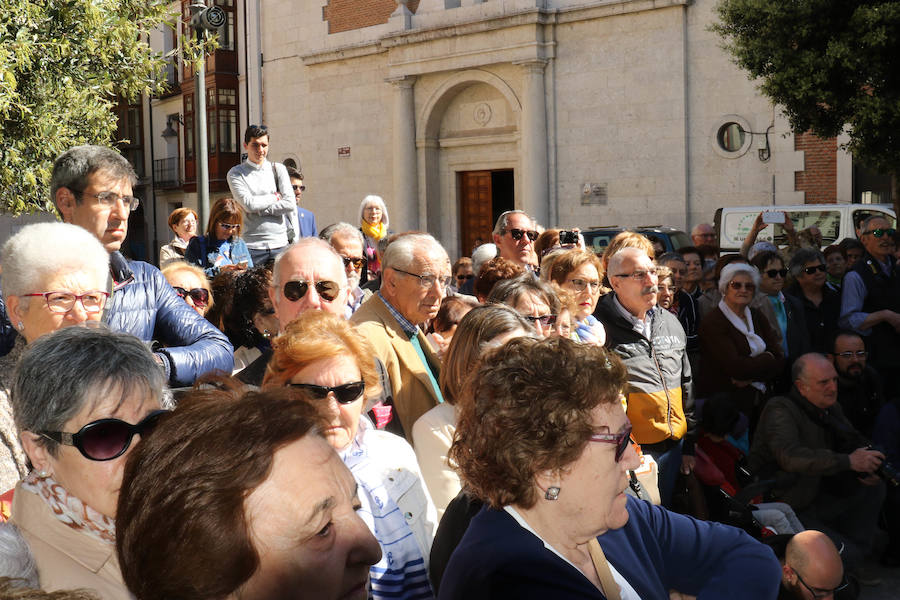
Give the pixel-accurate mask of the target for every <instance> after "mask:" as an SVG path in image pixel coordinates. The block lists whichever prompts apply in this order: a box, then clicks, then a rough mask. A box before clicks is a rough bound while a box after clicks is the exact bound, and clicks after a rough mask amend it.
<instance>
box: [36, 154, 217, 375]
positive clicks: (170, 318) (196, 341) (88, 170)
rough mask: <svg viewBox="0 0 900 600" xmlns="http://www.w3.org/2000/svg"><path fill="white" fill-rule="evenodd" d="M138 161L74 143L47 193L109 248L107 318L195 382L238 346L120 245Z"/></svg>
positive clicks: (170, 370) (171, 370)
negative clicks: (134, 167)
mask: <svg viewBox="0 0 900 600" xmlns="http://www.w3.org/2000/svg"><path fill="white" fill-rule="evenodd" d="M136 182H137V175H135V172H134V169H133V168H132V166H131V165H130V164H129V163H128V161H127V160H125V158H123V157H122V156H121V155H120V154H119V153H118V152H116V151H115V150H112V149H110V148H105V147H102V146H76V147H74V148H71V149H69V150H67V151H66V152H64V153H63V154H61V155H60V156H59V157H58V158H57V159H56V162H55V163H54V164H53V174H52V176H51V181H50V193H51V196H52V198H53V202H54V203H55V204H56V209H57V210H58V211H59V214H60V215H62V219H63V221H65V222H66V223H72V224H73V225H78V226H79V227H82V228H84V229H87V230H88V231H90V232H91V233H92V234H94V236H95V237H96V238H97V239H98V240H100V243H101V244H103V247H104V248H106V251H107V252H109V263H110V276H111V281H110V289H109V291H110V298H109V303H108V305H107V307H106V310H105V311H104V314H103V321H104V322H105V323H106V324H107V325H109V327H110V329H113V330H115V331H123V332H125V333H130V334H132V335H134V336H136V337H137V338H139V339H141V340H143V341H144V342H147V343H151V342H152V343H153V350H154V357H155V358H156V361H157V362H158V363H159V364H160V366H161V367H162V368H163V369H164V370H165V373H166V376H167V378H168V380H169V384H170V385H172V386H174V387H182V386H190V385H193V383H194V381H195V380H196V379H197V378H198V377H200V376H201V375H204V374H206V373H210V372H213V371H221V372H223V373H231V369H232V368H233V366H234V356H233V353H234V349H233V348H232V346H231V344H230V343H229V342H228V338H226V337H225V335H224V334H223V333H222V332H221V331H219V330H218V329H216V328H215V327H213V326H212V324H210V323H209V321H207V320H206V319H204V318H203V317H201V316H200V315H199V314H197V312H196V311H195V310H194V309H193V308H191V307H190V306H188V304H187V303H186V302H185V301H184V300H182V299H181V298H180V297H179V296H178V294H176V293H175V290H173V289H172V287H171V286H170V285H169V284H168V283H167V282H166V280H165V278H164V277H163V275H162V273H160V272H159V269H157V268H156V267H154V266H153V265H149V264H147V263H145V262H140V261H136V260H127V259H126V258H125V257H124V256H122V254H121V253H120V252H119V249H120V248H121V246H122V243H123V242H124V241H125V236H126V235H127V234H128V217H129V215H130V214H131V211H133V210H134V209H135V208H137V206H138V199H137V198H135V197H134V196H133V195H132V194H133V192H132V186H133V185H134V184H135V183H136Z"/></svg>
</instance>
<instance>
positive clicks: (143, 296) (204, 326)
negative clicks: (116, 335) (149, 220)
mask: <svg viewBox="0 0 900 600" xmlns="http://www.w3.org/2000/svg"><path fill="white" fill-rule="evenodd" d="M110 271H111V273H112V277H113V281H114V282H115V285H114V288H113V293H112V296H111V297H110V300H109V304H107V307H106V311H105V313H104V315H103V320H104V321H105V322H106V324H107V325H109V327H110V329H114V330H116V331H123V332H125V333H130V334H131V335H133V336H135V337H137V338H139V339H141V340H142V341H144V342H148V343H149V342H158V343H159V344H161V346H159V347H155V345H154V347H153V350H154V352H155V353H156V355H157V356H159V357H160V358H162V362H163V366H164V367H165V369H166V375H168V377H169V384H170V385H172V386H173V387H181V386H190V385H193V384H194V380H196V379H197V378H198V377H200V376H201V375H204V374H206V373H209V372H211V371H222V372H223V373H226V374H231V370H232V369H233V368H234V348H232V346H231V343H230V342H229V341H228V338H227V337H225V334H224V333H222V332H221V331H219V330H218V329H216V328H215V327H213V325H212V324H211V323H210V322H209V321H207V320H206V319H204V318H203V317H201V316H200V315H199V314H197V312H196V311H195V310H194V309H193V308H191V307H190V306H188V304H187V302H185V301H184V300H182V299H181V298H180V297H179V296H178V294H176V293H175V290H173V289H172V286H170V285H169V284H168V282H167V281H166V279H165V278H164V277H163V275H162V273H160V272H159V269H157V268H156V267H154V266H153V265H149V264H147V263H145V262H139V261H128V260H126V259H125V258H124V257H123V256H122V255H121V254H119V253H118V252H113V253H112V254H111V255H110Z"/></svg>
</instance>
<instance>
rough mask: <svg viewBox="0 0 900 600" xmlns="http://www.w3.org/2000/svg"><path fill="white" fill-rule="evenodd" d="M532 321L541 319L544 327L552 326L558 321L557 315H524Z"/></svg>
mask: <svg viewBox="0 0 900 600" xmlns="http://www.w3.org/2000/svg"><path fill="white" fill-rule="evenodd" d="M522 316H523V317H525V318H526V319H528V320H529V321H531V322H532V323H534V322H535V321H540V322H541V325H542V326H543V327H550V326H551V325H553V324H555V323H556V315H541V316H539V317H529V316H528V315H522Z"/></svg>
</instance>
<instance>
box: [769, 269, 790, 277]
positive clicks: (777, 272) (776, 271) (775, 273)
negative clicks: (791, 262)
mask: <svg viewBox="0 0 900 600" xmlns="http://www.w3.org/2000/svg"><path fill="white" fill-rule="evenodd" d="M763 273H765V274H766V275H768V276H769V279H775V277H776V276H779V275H780V276H781V278H782V279H784V278H785V277H787V274H788V270H787V269H769V270H768V271H763Z"/></svg>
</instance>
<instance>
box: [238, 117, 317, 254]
mask: <svg viewBox="0 0 900 600" xmlns="http://www.w3.org/2000/svg"><path fill="white" fill-rule="evenodd" d="M244 150H246V152H247V160H245V161H244V162H242V163H241V164H239V165H235V166H233V167H231V169H230V170H229V171H228V176H227V180H228V187H229V188H230V189H231V195H232V196H233V197H234V199H235V200H237V201H238V203H239V204H240V205H241V207H242V208H243V209H244V229H243V231H242V236H243V238H244V241H245V242H247V248H249V249H250V258H252V259H253V264H254V265H262V264H265V263H266V261H268V260H270V259H273V258H275V257H276V256H278V254H279V253H281V252H282V251H283V250H284V249H285V248H286V247H287V245H288V244H289V243H291V241H293V238H294V232H296V231H298V230H299V228H298V225H297V200H296V197H295V195H294V191H293V189H292V188H291V179H290V177H289V176H288V171H287V168H286V167H285V166H284V165H283V164H281V163H272V162H269V161H268V160H266V157H267V156H268V155H269V130H268V128H266V127H265V126H264V125H250V126H249V127H247V129H246V131H244Z"/></svg>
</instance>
